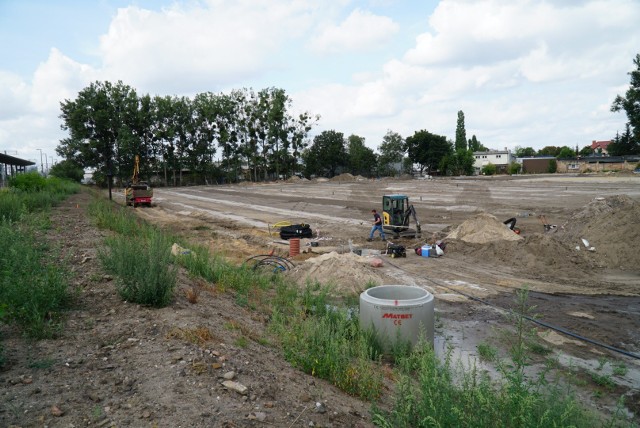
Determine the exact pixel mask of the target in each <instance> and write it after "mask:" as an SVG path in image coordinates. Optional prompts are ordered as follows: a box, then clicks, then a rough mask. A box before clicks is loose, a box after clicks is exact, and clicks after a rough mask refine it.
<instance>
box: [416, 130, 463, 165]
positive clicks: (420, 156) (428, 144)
mask: <svg viewBox="0 0 640 428" xmlns="http://www.w3.org/2000/svg"><path fill="white" fill-rule="evenodd" d="M405 148H406V151H407V155H408V157H409V159H411V161H412V162H413V163H417V164H419V165H420V166H421V167H422V168H423V169H426V170H427V173H428V174H429V175H431V174H432V173H433V172H434V171H435V170H436V169H438V167H439V166H440V165H441V162H442V160H443V159H444V158H446V157H447V156H449V155H451V154H452V153H453V146H452V145H451V143H450V142H448V141H447V138H446V137H444V136H441V135H436V134H432V133H430V132H428V131H426V130H424V129H423V130H421V131H416V132H414V134H413V135H412V136H410V137H407V139H406V143H405Z"/></svg>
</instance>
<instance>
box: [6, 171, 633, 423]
mask: <svg viewBox="0 0 640 428" xmlns="http://www.w3.org/2000/svg"><path fill="white" fill-rule="evenodd" d="M639 184H640V177H635V176H621V177H617V176H615V175H614V176H611V175H607V176H604V175H601V176H597V175H589V176H584V175H583V176H562V177H558V176H539V177H523V178H516V177H499V178H474V179H442V180H440V179H437V180H410V179H405V180H393V179H385V180H360V179H359V177H353V176H348V175H343V176H341V177H340V178H339V179H336V180H332V181H329V180H326V179H325V180H310V181H307V180H297V179H292V180H287V181H286V182H278V183H271V184H250V183H244V184H242V185H235V186H234V185H231V186H199V187H189V188H166V189H154V191H155V197H154V201H155V202H154V206H153V207H151V208H136V209H135V212H136V213H137V214H138V215H139V216H140V217H142V218H144V219H146V220H147V221H150V222H153V223H154V224H157V225H160V226H162V227H163V228H166V229H169V230H171V231H172V232H174V233H179V234H182V235H184V236H185V237H187V238H189V239H190V240H191V241H192V242H197V243H199V244H204V245H208V246H209V247H210V248H211V249H212V250H215V251H216V252H218V253H220V254H223V255H224V256H225V257H227V258H228V259H229V260H231V261H233V262H236V263H242V262H243V261H245V260H247V259H248V258H249V257H252V256H255V255H259V254H269V253H273V254H276V255H279V256H283V257H286V256H288V251H289V244H288V242H286V241H282V240H280V239H279V236H278V233H277V227H274V226H273V225H275V224H277V223H279V222H281V221H284V220H286V221H289V222H291V223H308V224H311V226H312V228H313V231H314V238H313V239H303V240H302V242H301V250H302V254H300V255H298V256H295V257H291V258H290V260H291V262H292V263H293V264H294V265H295V267H293V268H292V269H289V270H288V271H287V272H286V273H285V274H286V275H288V276H290V277H291V278H292V279H294V280H295V281H296V282H298V283H299V284H303V283H305V282H306V281H308V280H314V279H316V280H319V281H321V282H324V283H326V282H329V283H331V284H333V286H334V287H335V289H336V291H337V292H339V293H340V294H342V295H346V296H351V297H357V295H358V293H359V292H360V291H361V290H362V289H363V288H364V287H365V286H366V284H367V283H368V282H373V283H378V284H405V285H416V286H421V287H425V288H427V289H428V290H429V291H430V292H431V293H433V294H434V296H435V297H436V312H437V318H438V319H439V322H438V325H437V326H436V349H437V350H438V349H445V348H446V347H447V346H454V347H455V349H456V355H458V356H460V357H461V358H462V359H463V360H464V361H466V359H467V358H474V359H475V358H476V357H477V351H476V346H477V344H479V343H483V342H489V343H492V344H495V345H496V346H498V347H500V346H503V344H501V342H500V340H499V339H496V334H495V331H496V330H501V329H508V328H509V327H510V322H509V321H508V320H507V319H506V318H505V316H504V315H503V309H509V308H511V307H513V305H514V291H515V290H518V289H522V288H527V289H528V290H529V303H530V304H531V305H533V306H535V312H536V313H537V317H538V319H540V320H541V321H543V322H545V323H548V324H551V325H554V326H557V327H559V328H560V329H564V330H566V331H570V332H571V333H572V334H574V335H575V336H578V338H576V337H574V336H568V335H566V334H564V333H559V332H558V331H554V330H549V329H545V328H542V327H539V328H538V330H539V334H540V336H541V338H542V340H543V341H544V343H545V346H547V347H548V348H549V350H550V351H551V353H552V355H553V356H554V357H555V358H556V359H557V360H558V361H559V363H560V365H561V366H563V367H565V369H566V370H567V371H575V370H579V371H580V372H581V373H583V374H584V373H589V372H593V371H594V370H600V369H602V367H600V369H599V368H598V366H601V365H602V361H605V362H608V363H606V364H605V367H604V369H602V371H601V373H604V374H607V375H609V376H611V378H612V380H613V381H614V382H615V385H616V386H615V388H614V389H612V390H609V389H603V388H601V387H599V386H597V385H594V384H593V383H590V382H583V383H580V384H578V385H577V387H578V388H580V391H579V396H580V397H581V398H582V399H583V400H584V401H585V403H588V405H590V406H591V407H592V408H595V409H598V410H599V411H601V412H603V413H604V414H610V413H611V412H612V411H613V410H612V409H613V407H614V406H615V403H616V400H617V399H618V398H619V397H620V395H624V396H625V397H626V409H627V412H628V413H627V415H628V416H629V417H632V418H635V421H636V422H638V421H640V419H639V417H638V412H639V411H640V401H639V400H640V359H638V358H637V357H634V355H638V354H640V259H639V257H640V239H638V234H639V233H640V226H638V224H640V222H638V220H639V219H640V218H639V212H640V204H639V202H638V201H639V200H640V186H639ZM393 193H404V194H408V195H409V196H410V198H411V201H412V203H413V204H414V206H415V208H416V211H417V213H418V219H419V221H420V222H421V227H422V235H421V236H420V237H416V238H398V239H395V238H394V237H393V236H389V237H388V238H389V239H390V242H393V243H396V244H401V245H404V246H405V247H406V248H407V257H401V258H391V257H388V256H386V255H384V252H385V249H386V244H387V243H385V242H381V241H379V240H377V241H374V242H367V241H366V240H365V238H366V237H367V236H368V232H369V229H370V227H371V218H370V217H371V216H370V211H371V209H372V208H377V209H380V204H381V200H382V195H384V194H393ZM120 196H122V195H120V193H118V192H117V191H116V192H115V193H114V198H116V199H117V200H120V199H121V198H120ZM88 202H89V196H88V194H87V193H86V192H85V193H81V194H79V195H75V196H73V197H72V198H71V199H69V200H68V201H66V202H65V203H64V204H63V205H62V206H60V207H58V208H56V209H55V210H54V212H53V218H52V227H51V230H50V231H49V233H47V236H46V239H48V240H49V241H50V242H51V243H52V244H53V245H55V246H57V247H59V248H60V257H61V259H65V260H67V261H68V262H70V263H71V265H72V266H73V269H74V272H73V275H72V283H73V284H74V285H78V286H79V287H80V289H81V290H82V291H81V292H80V294H79V295H78V298H77V305H76V307H75V308H74V310H73V311H71V312H70V313H69V316H68V321H67V323H66V326H65V328H64V330H63V331H62V335H61V337H60V338H58V339H55V340H47V341H38V342H30V341H26V340H24V339H23V338H22V337H21V336H20V334H19V332H17V331H13V330H10V329H9V330H6V331H4V330H3V331H2V333H3V337H4V341H3V342H4V344H5V352H6V355H7V358H8V363H7V364H6V367H5V369H4V371H2V372H0V383H2V384H3V385H5V386H6V387H5V388H3V391H2V398H3V400H2V401H3V404H2V405H0V426H11V425H14V426H23V427H27V426H65V427H66V426H136V427H137V426H162V427H165V426H166V427H177V426H229V427H236V426H265V425H266V426H279V427H280V426H282V427H289V426H300V427H301V426H305V427H307V426H327V427H328V426H331V427H343V426H346V427H352V426H362V427H364V426H372V423H371V418H370V414H369V411H370V404H368V403H365V402H362V401H361V400H358V399H356V398H354V397H350V396H348V395H346V394H344V393H342V392H341V391H339V390H338V389H336V388H334V387H333V386H331V385H329V384H328V383H326V382H324V381H322V380H319V379H316V378H313V377H311V376H308V375H305V374H304V373H301V372H300V371H298V370H296V369H295V368H292V367H291V366H290V365H289V364H287V363H286V362H285V361H284V359H283V357H282V355H281V354H280V353H279V351H278V350H277V348H276V347H273V346H269V345H268V343H266V340H265V339H266V338H267V337H268V335H267V333H266V332H265V328H266V322H265V320H264V319H262V318H261V317H260V316H259V315H257V314H256V312H251V311H248V310H245V309H243V308H242V307H240V306H238V305H236V303H235V301H234V299H233V296H231V295H229V293H228V292H221V291H220V290H217V289H216V287H215V284H207V283H205V282H203V281H200V280H195V279H192V278H189V277H187V276H185V275H181V277H180V289H179V292H178V293H177V298H176V301H175V302H174V303H173V304H172V305H171V306H169V307H168V308H165V309H159V310H158V309H150V308H145V307H140V306H138V305H133V304H129V303H126V302H122V301H121V300H120V299H119V297H118V296H117V293H116V292H115V284H114V281H113V279H112V278H111V277H109V276H107V275H105V274H104V273H103V272H102V270H101V267H100V263H99V261H98V260H97V251H98V249H99V248H100V245H101V240H102V239H103V237H104V236H105V234H106V232H103V231H100V230H98V229H96V228H95V227H94V226H93V225H92V224H91V222H90V219H89V217H88V216H87V213H86V209H85V208H86V206H87V204H88ZM489 214H490V216H489ZM541 215H543V216H544V217H543V218H540V217H539V216H541ZM511 217H516V218H517V227H518V228H519V229H520V230H521V234H520V235H519V236H517V235H515V234H513V235H511V234H512V233H513V232H511V231H509V230H508V229H507V228H506V226H504V225H503V224H502V219H507V218H511ZM478 219H484V220H483V221H478ZM543 219H548V222H549V223H552V224H553V225H554V226H555V227H553V228H551V229H550V230H549V231H545V228H544V227H543V225H542V222H543ZM465 222H470V223H473V227H472V228H471V229H470V230H471V232H472V233H473V234H476V235H475V236H476V238H478V237H480V238H481V239H470V240H469V239H467V240H465V239H459V238H460V235H458V236H457V237H456V238H455V239H454V238H453V236H451V234H452V232H455V231H457V232H456V233H460V232H462V231H464V230H467V231H468V230H469V229H466V226H468V225H469V224H470V223H467V224H466V225H465ZM413 227H415V225H413ZM462 235H465V234H464V233H463V234H462ZM448 236H449V238H447V237H448ZM454 236H456V235H454ZM514 236H515V238H514ZM512 239H514V240H512ZM582 239H585V240H587V241H588V245H586V244H584V243H583V242H582ZM436 240H444V241H445V244H446V246H445V255H444V256H443V257H439V258H431V257H430V258H425V257H420V256H417V255H416V254H415V253H414V252H413V249H414V248H417V247H420V246H422V245H423V244H425V243H431V244H434V243H435V242H436ZM311 242H316V243H317V246H313V247H312V246H311ZM592 247H593V250H590V249H591V248H592ZM352 250H359V252H361V254H363V255H364V256H362V257H361V256H356V255H354V254H353V253H351V251H352ZM377 253H382V254H377ZM373 259H381V260H382V262H383V266H382V267H373V266H372V263H371V261H372V260H373ZM194 293H195V294H197V302H196V303H189V299H188V298H187V297H191V298H192V296H193V294H194ZM194 338H195V339H194ZM242 338H249V339H250V340H247V341H246V342H245V341H243V340H242ZM580 338H586V339H589V340H590V341H584V340H582V339H580ZM196 339H197V340H196ZM599 344H604V345H606V346H608V347H609V348H607V347H603V346H600V345H599ZM611 348H614V350H611ZM619 351H621V352H619ZM536 364H538V365H540V366H541V365H543V364H544V360H543V359H539V360H538V361H537V362H536ZM614 364H622V365H624V367H626V369H627V372H626V374H625V375H624V376H619V375H614V374H613V373H612V367H613V366H614ZM229 372H234V379H233V380H235V381H236V382H239V383H240V384H242V385H245V386H246V387H247V388H248V392H247V394H246V395H242V394H240V393H238V392H235V391H233V390H229V389H228V388H226V387H225V386H223V385H222V381H224V380H225V379H224V375H225V374H227V375H228V376H231V374H228V373H229ZM585 376H586V375H585ZM585 378H587V379H588V378H589V377H588V376H586V377H585ZM318 403H320V404H318ZM634 415H635V416H634Z"/></svg>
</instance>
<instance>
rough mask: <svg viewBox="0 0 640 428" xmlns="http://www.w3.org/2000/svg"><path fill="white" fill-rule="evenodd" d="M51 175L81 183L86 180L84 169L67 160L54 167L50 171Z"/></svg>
mask: <svg viewBox="0 0 640 428" xmlns="http://www.w3.org/2000/svg"><path fill="white" fill-rule="evenodd" d="M49 175H52V176H54V177H58V178H66V179H69V180H72V181H75V182H78V183H80V182H81V181H82V179H83V178H84V169H82V166H81V165H80V164H78V163H77V162H76V161H74V160H72V159H65V160H62V161H60V162H58V163H57V164H55V165H53V166H52V167H51V169H50V170H49Z"/></svg>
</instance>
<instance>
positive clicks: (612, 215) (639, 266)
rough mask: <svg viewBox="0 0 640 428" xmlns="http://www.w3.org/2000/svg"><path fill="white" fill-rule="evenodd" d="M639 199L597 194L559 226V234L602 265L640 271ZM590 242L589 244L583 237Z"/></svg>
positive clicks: (558, 235) (562, 238)
mask: <svg viewBox="0 0 640 428" xmlns="http://www.w3.org/2000/svg"><path fill="white" fill-rule="evenodd" d="M639 225H640V203H638V202H636V201H634V200H633V199H631V198H629V197H628V196H626V195H614V196H609V197H606V198H596V199H594V200H593V201H591V202H590V203H588V204H587V205H585V206H584V208H583V209H581V210H579V211H576V212H575V213H574V214H573V215H572V216H571V217H570V218H569V220H567V222H566V223H565V224H563V225H562V226H561V227H560V230H559V231H558V233H557V238H558V239H561V240H562V241H563V242H565V243H566V244H567V245H568V246H570V247H571V248H574V250H575V248H576V247H577V248H580V250H579V251H583V252H584V250H587V249H588V248H590V247H593V248H594V249H595V251H594V252H593V253H591V255H592V257H593V258H596V259H597V260H598V263H599V264H600V265H602V266H606V267H610V268H616V269H623V270H632V271H640V226H639ZM583 239H584V240H586V241H587V242H588V248H587V247H586V246H585V244H584V243H583V241H582V240H583Z"/></svg>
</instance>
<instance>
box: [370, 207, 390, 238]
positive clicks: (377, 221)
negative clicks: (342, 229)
mask: <svg viewBox="0 0 640 428" xmlns="http://www.w3.org/2000/svg"><path fill="white" fill-rule="evenodd" d="M371 212H372V213H373V227H372V228H371V233H369V238H368V239H367V241H373V234H374V232H375V231H376V230H379V231H380V237H381V238H382V240H383V241H386V240H387V239H386V238H385V236H384V230H382V218H381V217H380V214H378V212H377V211H376V210H371Z"/></svg>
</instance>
